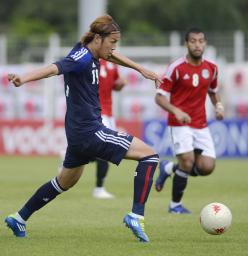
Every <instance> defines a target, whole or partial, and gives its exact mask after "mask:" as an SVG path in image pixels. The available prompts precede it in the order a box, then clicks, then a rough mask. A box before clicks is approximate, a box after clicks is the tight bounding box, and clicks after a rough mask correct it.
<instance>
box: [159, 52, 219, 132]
mask: <svg viewBox="0 0 248 256" xmlns="http://www.w3.org/2000/svg"><path fill="white" fill-rule="evenodd" d="M217 75H218V69H217V66H216V65H215V64H214V63H212V62H210V61H208V60H206V59H203V60H202V63H201V64H200V65H199V66H194V65H191V64H190V63H188V62H187V59H186V57H182V58H180V59H178V60H176V61H175V62H173V63H172V64H171V65H169V67H168V69H167V71H166V74H165V77H164V79H163V83H162V84H161V85H160V88H159V89H158V90H157V92H158V93H161V94H162V95H165V96H166V95H167V94H168V93H169V94H170V103H171V104H173V105H174V106H176V107H178V108H179V109H181V110H182V111H184V112H186V113H187V114H188V115H189V116H190V117H191V123H190V124H188V125H189V126H190V127H193V128H204V127H207V120H206V110H205V101H206V96H207V93H208V91H212V92H216V91H217ZM168 124H169V125H170V126H183V124H180V123H179V122H178V121H177V120H176V118H175V116H174V115H172V114H169V118H168Z"/></svg>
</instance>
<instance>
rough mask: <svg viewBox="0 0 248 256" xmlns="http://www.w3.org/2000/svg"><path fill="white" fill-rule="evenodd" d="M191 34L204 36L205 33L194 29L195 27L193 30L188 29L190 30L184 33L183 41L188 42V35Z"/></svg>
mask: <svg viewBox="0 0 248 256" xmlns="http://www.w3.org/2000/svg"><path fill="white" fill-rule="evenodd" d="M191 33H194V34H199V33H203V34H204V36H205V33H204V32H203V30H201V29H200V28H196V27H195V28H190V29H188V30H187V31H186V33H185V37H184V39H185V41H186V42H188V41H189V35H190V34H191Z"/></svg>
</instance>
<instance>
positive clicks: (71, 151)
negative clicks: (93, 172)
mask: <svg viewBox="0 0 248 256" xmlns="http://www.w3.org/2000/svg"><path fill="white" fill-rule="evenodd" d="M80 140H81V141H83V142H84V143H83V144H82V145H76V146H72V145H68V146H67V149H66V154H65V160H64V163H63V165H64V167H65V168H69V169H70V168H75V167H78V166H80V165H85V164H88V163H89V162H90V161H93V160H95V159H96V158H100V159H103V160H106V161H109V162H111V163H113V164H116V165H118V164H119V163H120V162H121V160H122V159H123V158H124V156H125V155H126V153H127V151H128V149H129V147H130V145H131V142H132V140H133V136H131V135H129V134H126V133H121V132H117V131H113V130H111V129H109V128H107V127H105V126H101V127H100V128H99V129H98V130H97V131H96V132H95V133H90V134H87V136H84V138H83V140H82V138H80Z"/></svg>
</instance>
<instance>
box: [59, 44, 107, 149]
mask: <svg viewBox="0 0 248 256" xmlns="http://www.w3.org/2000/svg"><path fill="white" fill-rule="evenodd" d="M55 65H57V67H58V70H59V74H63V75H64V82H65V96H66V105H67V111H66V116H65V130H66V136H67V141H68V144H69V145H80V144H83V143H84V138H85V137H88V136H89V134H90V133H92V132H95V131H96V130H97V129H98V128H99V127H100V126H101V125H102V121H101V108H100V103H99V94H98V88H99V75H98V74H99V67H100V65H99V61H98V59H95V58H94V56H93V55H92V53H91V52H90V51H89V50H88V49H87V48H86V47H84V46H82V45H81V43H78V44H76V45H75V46H74V48H73V49H72V50H71V52H70V53H69V54H68V55H67V56H66V57H65V58H64V59H62V60H61V61H58V62H56V63H55Z"/></svg>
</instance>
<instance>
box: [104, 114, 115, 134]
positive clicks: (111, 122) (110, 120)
mask: <svg viewBox="0 0 248 256" xmlns="http://www.w3.org/2000/svg"><path fill="white" fill-rule="evenodd" d="M102 122H103V124H104V125H105V126H106V127H107V128H109V129H111V130H114V131H117V128H116V123H115V119H114V117H112V116H106V115H102Z"/></svg>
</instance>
